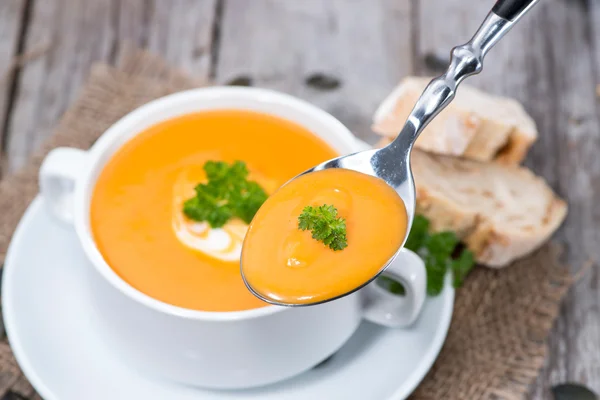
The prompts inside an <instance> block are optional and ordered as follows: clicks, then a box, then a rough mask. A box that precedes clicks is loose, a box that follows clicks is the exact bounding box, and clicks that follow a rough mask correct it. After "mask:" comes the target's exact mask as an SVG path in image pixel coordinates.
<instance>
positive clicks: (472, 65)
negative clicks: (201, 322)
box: [241, 0, 539, 306]
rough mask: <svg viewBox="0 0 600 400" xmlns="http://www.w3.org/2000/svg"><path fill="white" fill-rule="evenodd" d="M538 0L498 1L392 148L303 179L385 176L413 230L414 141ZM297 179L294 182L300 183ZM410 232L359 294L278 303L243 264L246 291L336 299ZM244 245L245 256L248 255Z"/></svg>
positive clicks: (343, 160)
mask: <svg viewBox="0 0 600 400" xmlns="http://www.w3.org/2000/svg"><path fill="white" fill-rule="evenodd" d="M538 1H539V0H499V1H497V2H496V4H495V6H494V7H493V8H492V11H490V13H489V14H488V15H487V17H486V18H485V20H484V21H483V23H482V25H481V26H480V27H479V29H478V30H477V32H476V33H475V35H474V36H473V38H472V39H471V40H470V41H469V42H467V43H465V44H463V45H461V46H457V47H455V48H454V49H452V53H451V55H452V57H451V60H450V65H449V66H448V69H447V71H446V72H445V73H444V74H443V75H441V76H439V77H437V78H435V79H433V80H432V81H431V82H430V83H429V85H428V86H427V87H426V88H425V90H424V91H423V93H422V94H421V96H420V98H419V100H417V103H416V105H415V106H414V108H413V110H412V111H411V113H410V115H409V116H408V119H407V121H406V123H405V125H404V127H403V128H402V130H401V131H400V133H399V134H398V136H397V137H396V138H395V139H394V140H393V141H392V142H391V143H390V144H389V145H387V146H385V147H383V148H381V149H373V150H365V151H361V152H358V153H354V154H349V155H346V156H341V157H338V158H334V159H332V160H328V161H325V162H323V163H321V164H319V165H317V166H315V167H313V168H311V169H309V170H308V171H305V172H303V173H302V174H300V175H298V176H302V175H306V174H309V173H312V172H317V171H322V170H325V169H330V168H344V169H349V170H353V171H356V172H360V173H363V174H366V175H371V176H374V177H377V178H380V179H382V180H384V181H385V182H386V183H387V184H388V185H389V186H391V187H392V188H393V189H394V190H395V191H396V193H397V194H398V196H400V198H401V199H402V201H403V202H404V206H405V209H406V213H407V224H408V227H410V226H411V225H412V222H413V219H414V217H415V211H416V191H415V183H414V179H413V175H412V171H411V166H410V154H411V151H412V149H413V146H414V143H415V141H416V140H417V138H418V136H419V134H420V133H421V132H422V131H423V129H424V128H425V127H426V126H427V124H429V122H431V120H433V118H435V116H436V115H438V114H439V113H440V112H441V111H442V110H443V109H444V108H445V107H446V106H447V105H448V104H449V103H450V102H451V101H452V100H453V99H454V96H455V93H456V89H457V87H458V85H459V84H460V83H461V82H462V81H463V80H464V79H465V78H467V77H469V76H471V75H476V74H478V73H480V72H481V70H482V68H483V58H484V56H485V55H486V54H487V52H488V51H489V50H490V49H491V48H492V47H493V46H494V45H495V44H496V43H497V42H498V41H499V40H500V39H501V38H502V37H503V36H504V35H505V34H506V33H507V32H508V31H509V30H510V28H512V26H513V25H514V24H515V23H516V22H517V21H518V20H519V19H520V18H521V17H522V16H523V15H524V14H525V13H526V12H527V11H529V10H530V9H531V8H532V7H533V6H534V5H535V4H536V3H537V2H538ZM298 176H297V177H298ZM297 177H295V178H293V179H296V178H297ZM293 179H292V180H293ZM409 231H410V229H407V232H406V235H405V237H404V239H403V241H402V244H401V246H400V247H399V248H398V250H397V251H396V253H395V254H394V256H392V257H391V258H390V260H388V262H387V263H385V264H384V265H382V266H381V269H380V270H379V272H378V273H377V274H376V275H375V276H373V277H372V278H371V279H370V280H369V281H367V282H365V283H364V284H363V285H361V286H359V287H357V288H355V289H354V290H352V291H350V292H348V293H346V294H343V295H340V296H337V297H334V298H330V299H327V300H325V301H320V302H314V303H308V304H307V303H303V304H288V303H282V302H280V301H274V300H273V299H270V298H266V297H265V296H263V295H261V294H260V291H258V290H256V288H253V287H252V286H251V285H250V284H249V283H248V281H247V279H246V277H245V275H244V268H243V265H242V266H241V273H242V278H243V280H244V283H245V284H246V287H247V288H248V289H249V290H250V291H251V292H252V293H253V294H254V295H255V296H257V297H258V298H260V299H262V300H263V301H266V302H268V303H271V304H277V305H283V306H307V305H314V304H319V303H324V302H327V301H331V300H335V299H337V298H339V297H343V296H346V295H348V294H350V293H353V292H354V291H356V290H359V289H361V288H362V287H364V286H365V285H367V284H369V283H370V282H372V281H373V280H374V279H375V278H377V277H378V276H379V275H380V274H381V273H382V272H383V271H385V269H386V268H387V267H388V266H389V265H390V263H391V262H392V261H393V260H394V259H395V257H396V256H397V255H398V252H399V251H400V250H401V249H402V247H403V246H404V244H405V243H406V239H407V238H408V233H409ZM244 246H245V244H244ZM244 246H243V247H244ZM243 247H242V252H243V251H244V249H243ZM242 259H243V257H242Z"/></svg>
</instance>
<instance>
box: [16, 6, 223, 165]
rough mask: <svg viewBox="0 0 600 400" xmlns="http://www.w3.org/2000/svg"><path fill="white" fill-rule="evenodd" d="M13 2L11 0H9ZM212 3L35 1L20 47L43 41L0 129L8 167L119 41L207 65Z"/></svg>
mask: <svg viewBox="0 0 600 400" xmlns="http://www.w3.org/2000/svg"><path fill="white" fill-rule="evenodd" d="M11 1H14V0H11ZM215 9H216V0H173V1H168V2H167V1H159V0H156V1H149V0H94V1H70V0H44V1H35V2H34V3H33V9H32V10H31V18H30V21H29V26H28V29H27V35H26V38H25V49H24V50H25V51H27V50H28V49H31V48H34V47H36V46H39V45H40V43H46V42H48V41H50V42H51V43H52V48H51V49H50V51H48V52H47V54H45V55H43V56H42V57H40V58H38V59H36V60H33V61H31V62H29V63H28V64H27V65H25V67H24V68H23V69H22V71H21V74H20V76H19V81H18V84H17V88H16V94H15V99H14V107H13V112H12V114H11V116H10V121H9V124H8V131H7V137H8V139H7V154H8V170H9V171H14V170H16V169H17V168H19V167H21V166H23V165H24V163H25V162H26V161H27V159H28V157H29V155H30V154H31V152H32V151H33V150H34V149H35V148H37V146H38V145H39V144H40V142H41V141H43V139H45V138H46V137H48V135H49V134H50V133H51V132H52V128H53V127H54V126H55V125H56V123H57V121H58V119H59V118H60V116H61V115H62V114H63V112H64V111H65V110H66V108H67V107H68V105H69V104H70V103H71V102H72V101H73V99H74V97H75V96H76V95H77V92H78V90H79V88H80V86H81V85H82V83H83V82H84V80H85V78H86V77H87V74H88V73H89V69H90V67H91V65H92V64H93V63H94V62H98V61H102V62H109V63H110V62H114V61H115V58H117V55H118V54H119V48H120V46H121V43H122V42H124V41H130V42H132V43H133V44H135V45H138V46H140V47H146V48H148V49H150V50H152V51H153V52H155V53H156V54H159V55H161V56H163V57H165V59H167V60H168V61H169V62H172V63H173V64H174V65H177V66H180V67H181V68H183V69H184V70H186V71H187V72H189V73H191V74H192V75H193V76H195V77H206V76H208V73H209V68H210V59H211V58H210V57H211V43H212V30H213V17H214V13H215Z"/></svg>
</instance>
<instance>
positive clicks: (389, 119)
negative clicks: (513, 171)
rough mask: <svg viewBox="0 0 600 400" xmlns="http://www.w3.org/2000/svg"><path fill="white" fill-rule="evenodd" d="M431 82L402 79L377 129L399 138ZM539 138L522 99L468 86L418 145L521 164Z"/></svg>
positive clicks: (381, 112)
mask: <svg viewBox="0 0 600 400" xmlns="http://www.w3.org/2000/svg"><path fill="white" fill-rule="evenodd" d="M430 81H431V78H423V77H407V78H405V79H404V80H402V82H401V83H400V85H399V86H397V87H396V89H395V90H394V91H393V92H392V93H391V94H390V95H389V96H388V97H387V98H386V99H385V100H384V101H383V103H382V104H381V105H380V106H379V109H378V110H377V112H376V113H375V116H374V122H373V130H374V131H375V132H377V133H379V134H381V135H384V136H387V137H395V136H396V135H397V134H398V133H399V132H400V130H401V129H402V127H403V126H404V123H405V121H406V118H407V117H408V115H409V113H410V111H411V110H412V108H413V107H414V105H415V103H416V101H417V99H418V98H419V96H420V95H421V93H422V92H423V90H424V89H425V87H426V86H427V84H428V83H429V82H430ZM536 138H537V128H536V126H535V122H534V121H533V119H531V117H530V116H529V115H528V114H527V113H526V112H525V110H524V109H523V107H522V106H521V104H520V103H518V102H517V101H515V100H512V99H509V98H505V97H499V96H492V95H490V94H487V93H484V92H482V91H480V90H478V89H475V88H473V87H470V86H469V85H466V84H462V85H461V86H460V88H459V90H458V91H457V94H456V98H455V99H454V101H453V102H452V103H450V104H449V105H448V107H447V108H446V109H445V110H443V111H442V112H441V113H440V114H439V115H438V116H437V117H436V118H435V119H434V120H433V121H432V122H431V123H430V124H429V125H428V126H427V127H426V128H425V130H424V131H423V132H422V133H421V135H420V136H419V139H417V142H416V144H415V146H416V147H417V148H419V149H422V150H426V151H429V152H432V153H437V154H446V155H452V156H460V157H465V158H470V159H473V160H478V161H492V160H498V161H500V162H503V163H506V164H517V163H520V162H521V161H522V160H523V158H524V157H525V155H526V154H527V151H528V150H529V147H530V146H531V144H532V143H533V142H534V141H535V140H536Z"/></svg>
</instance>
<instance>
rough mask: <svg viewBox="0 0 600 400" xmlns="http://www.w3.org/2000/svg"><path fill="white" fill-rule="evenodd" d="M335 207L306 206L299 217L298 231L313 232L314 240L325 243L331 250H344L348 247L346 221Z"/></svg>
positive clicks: (324, 205)
mask: <svg viewBox="0 0 600 400" xmlns="http://www.w3.org/2000/svg"><path fill="white" fill-rule="evenodd" d="M337 214H338V211H337V209H336V208H335V207H334V206H330V205H327V204H323V205H322V206H319V207H311V206H306V207H304V209H303V210H302V214H300V216H299V217H298V229H300V230H303V231H306V230H310V231H311V232H312V238H313V239H316V240H318V241H320V242H323V244H325V245H326V246H329V248H330V249H331V250H343V249H345V248H346V247H347V246H348V241H347V239H346V220H345V219H343V218H341V217H338V215H337Z"/></svg>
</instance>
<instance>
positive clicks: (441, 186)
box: [411, 149, 567, 267]
mask: <svg viewBox="0 0 600 400" xmlns="http://www.w3.org/2000/svg"><path fill="white" fill-rule="evenodd" d="M411 165H412V170H413V174H414V179H415V184H416V187H417V214H421V215H424V216H425V217H427V218H428V219H429V221H430V223H431V228H432V230H433V231H444V230H451V231H453V232H456V233H457V235H458V237H459V238H460V239H461V240H462V241H463V242H464V243H465V244H466V246H467V247H468V248H469V249H471V250H472V251H473V252H474V254H475V258H476V260H477V261H478V262H479V263H481V264H484V265H488V266H491V267H502V266H505V265H507V264H509V263H510V262H511V261H513V260H515V259H517V258H519V257H522V256H524V255H526V254H528V253H530V252H532V251H533V250H535V249H536V248H538V247H539V246H540V245H541V244H542V243H543V242H545V241H546V240H547V239H548V238H549V237H550V235H552V233H553V232H554V231H555V230H556V229H557V228H558V227H559V226H560V224H561V223H562V221H563V219H564V218H565V215H566V213H567V204H566V203H565V202H564V201H563V200H561V199H560V198H558V197H557V196H556V195H555V194H554V192H553V191H552V189H551V188H550V187H548V185H547V184H546V183H545V182H544V180H543V179H542V178H540V177H537V176H535V175H534V174H533V173H532V172H531V171H529V170H528V169H526V168H523V167H520V166H515V165H502V164H499V163H482V162H477V161H472V160H466V159H461V158H456V157H448V156H440V155H434V154H430V153H426V152H423V151H420V150H417V149H415V150H413V152H412V160H411Z"/></svg>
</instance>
